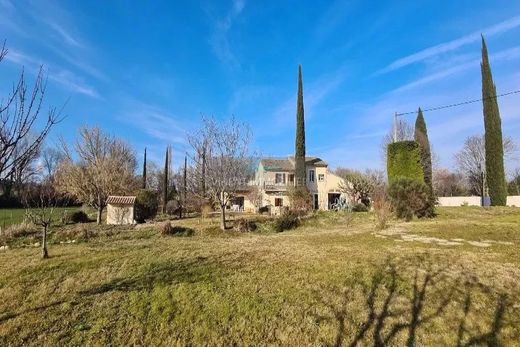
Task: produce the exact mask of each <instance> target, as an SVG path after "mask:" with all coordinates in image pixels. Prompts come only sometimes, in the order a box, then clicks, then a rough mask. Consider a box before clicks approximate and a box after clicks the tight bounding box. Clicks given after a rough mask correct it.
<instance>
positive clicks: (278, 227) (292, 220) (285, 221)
mask: <svg viewBox="0 0 520 347" xmlns="http://www.w3.org/2000/svg"><path fill="white" fill-rule="evenodd" d="M298 225H300V218H299V216H298V214H297V213H295V212H294V211H287V212H284V213H283V214H282V215H281V216H279V217H278V218H276V219H275V221H274V230H275V231H277V232H282V231H284V230H289V229H293V228H296V227H297V226H298Z"/></svg>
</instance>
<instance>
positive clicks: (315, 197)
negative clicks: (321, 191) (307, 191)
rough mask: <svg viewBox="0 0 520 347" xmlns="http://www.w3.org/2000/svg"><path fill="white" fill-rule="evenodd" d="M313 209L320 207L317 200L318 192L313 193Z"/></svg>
mask: <svg viewBox="0 0 520 347" xmlns="http://www.w3.org/2000/svg"><path fill="white" fill-rule="evenodd" d="M313 200H314V209H315V210H317V209H319V208H320V203H319V200H318V194H314V199H313Z"/></svg>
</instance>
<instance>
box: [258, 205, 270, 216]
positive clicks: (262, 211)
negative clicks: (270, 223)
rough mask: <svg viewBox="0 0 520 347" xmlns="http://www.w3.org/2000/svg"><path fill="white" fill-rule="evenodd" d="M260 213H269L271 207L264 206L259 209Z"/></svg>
mask: <svg viewBox="0 0 520 347" xmlns="http://www.w3.org/2000/svg"><path fill="white" fill-rule="evenodd" d="M258 213H260V214H264V213H269V206H262V207H260V208H259V209H258Z"/></svg>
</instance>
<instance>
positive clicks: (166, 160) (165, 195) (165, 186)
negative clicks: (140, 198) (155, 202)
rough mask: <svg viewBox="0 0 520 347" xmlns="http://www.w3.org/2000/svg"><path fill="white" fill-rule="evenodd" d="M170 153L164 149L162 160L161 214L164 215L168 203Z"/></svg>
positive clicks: (167, 148)
mask: <svg viewBox="0 0 520 347" xmlns="http://www.w3.org/2000/svg"><path fill="white" fill-rule="evenodd" d="M169 152H170V148H169V147H166V155H165V158H164V177H163V179H164V181H163V205H162V212H163V213H166V204H167V203H168V171H169V167H170V166H169V158H168V154H169Z"/></svg>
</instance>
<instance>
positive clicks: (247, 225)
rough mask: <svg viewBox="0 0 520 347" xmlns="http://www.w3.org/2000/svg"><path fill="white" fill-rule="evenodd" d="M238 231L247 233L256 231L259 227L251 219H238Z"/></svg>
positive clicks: (236, 224)
mask: <svg viewBox="0 0 520 347" xmlns="http://www.w3.org/2000/svg"><path fill="white" fill-rule="evenodd" d="M234 228H235V230H236V231H239V232H242V233H245V232H251V231H255V230H256V228H257V226H256V223H255V222H254V221H252V220H249V219H237V220H236V221H235V226H234Z"/></svg>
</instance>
